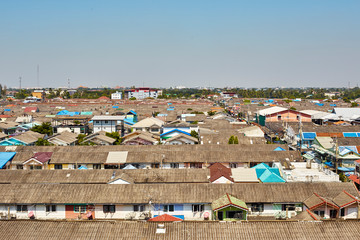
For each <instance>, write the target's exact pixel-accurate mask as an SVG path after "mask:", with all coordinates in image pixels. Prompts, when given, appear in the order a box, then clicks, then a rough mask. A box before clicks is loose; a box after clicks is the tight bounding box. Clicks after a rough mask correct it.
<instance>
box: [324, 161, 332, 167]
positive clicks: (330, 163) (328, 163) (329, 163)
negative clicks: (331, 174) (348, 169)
mask: <svg viewBox="0 0 360 240" xmlns="http://www.w3.org/2000/svg"><path fill="white" fill-rule="evenodd" d="M324 164H325V165H326V166H328V167H334V164H332V162H325V163H324Z"/></svg>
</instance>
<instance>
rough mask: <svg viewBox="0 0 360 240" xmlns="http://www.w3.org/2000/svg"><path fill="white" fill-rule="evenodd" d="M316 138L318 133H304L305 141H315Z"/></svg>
mask: <svg viewBox="0 0 360 240" xmlns="http://www.w3.org/2000/svg"><path fill="white" fill-rule="evenodd" d="M315 137H316V133H314V132H304V133H303V140H314V139H315Z"/></svg>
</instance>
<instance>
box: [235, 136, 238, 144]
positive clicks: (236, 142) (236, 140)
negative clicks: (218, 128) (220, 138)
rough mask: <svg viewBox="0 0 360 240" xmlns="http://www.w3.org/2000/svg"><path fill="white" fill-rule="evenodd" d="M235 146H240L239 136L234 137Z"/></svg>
mask: <svg viewBox="0 0 360 240" xmlns="http://www.w3.org/2000/svg"><path fill="white" fill-rule="evenodd" d="M234 144H239V139H238V137H237V136H235V137H234Z"/></svg>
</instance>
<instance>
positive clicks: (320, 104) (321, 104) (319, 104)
mask: <svg viewBox="0 0 360 240" xmlns="http://www.w3.org/2000/svg"><path fill="white" fill-rule="evenodd" d="M315 104H316V105H318V106H320V107H322V106H324V104H323V103H315Z"/></svg>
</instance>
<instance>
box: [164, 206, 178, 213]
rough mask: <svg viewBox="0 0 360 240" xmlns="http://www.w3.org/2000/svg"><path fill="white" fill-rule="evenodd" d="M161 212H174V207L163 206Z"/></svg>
mask: <svg viewBox="0 0 360 240" xmlns="http://www.w3.org/2000/svg"><path fill="white" fill-rule="evenodd" d="M163 212H175V205H174V204H164V205H163Z"/></svg>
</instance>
